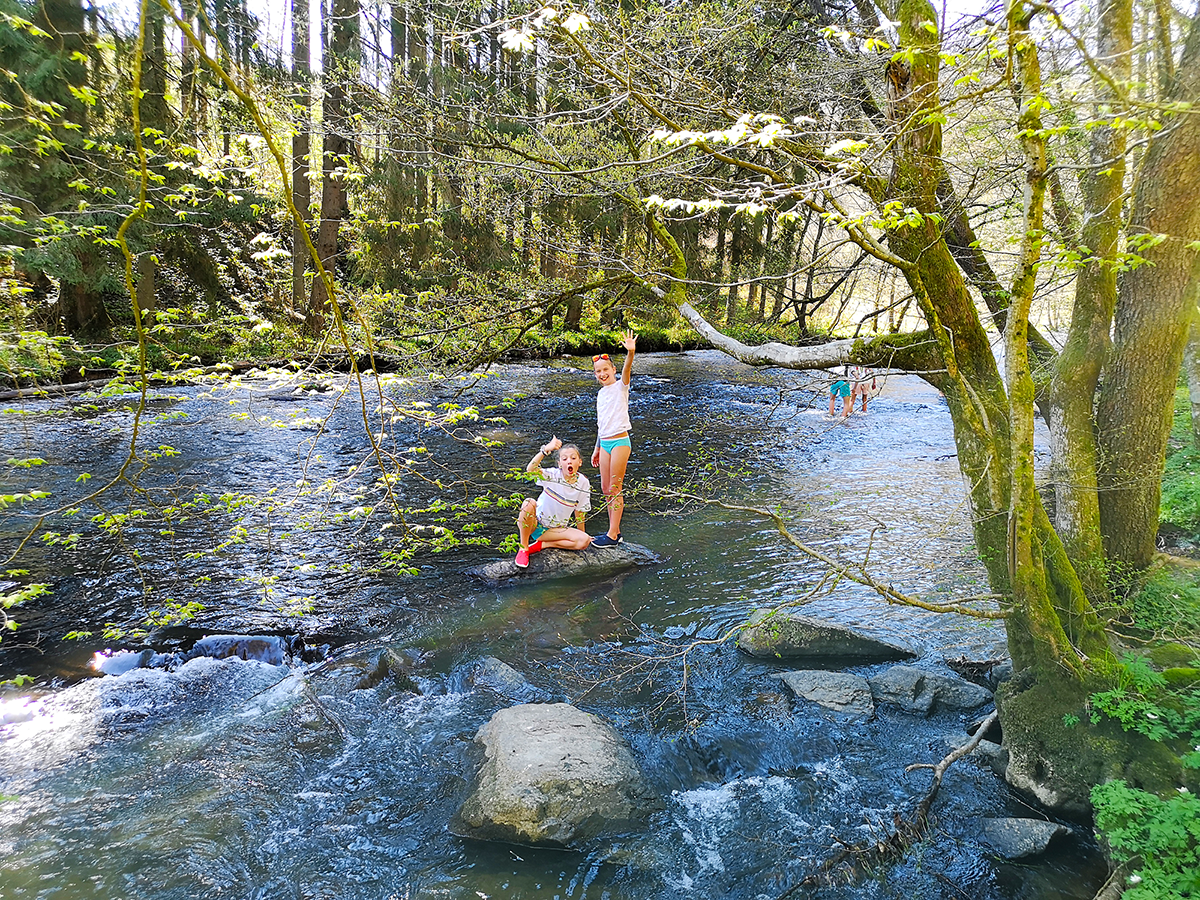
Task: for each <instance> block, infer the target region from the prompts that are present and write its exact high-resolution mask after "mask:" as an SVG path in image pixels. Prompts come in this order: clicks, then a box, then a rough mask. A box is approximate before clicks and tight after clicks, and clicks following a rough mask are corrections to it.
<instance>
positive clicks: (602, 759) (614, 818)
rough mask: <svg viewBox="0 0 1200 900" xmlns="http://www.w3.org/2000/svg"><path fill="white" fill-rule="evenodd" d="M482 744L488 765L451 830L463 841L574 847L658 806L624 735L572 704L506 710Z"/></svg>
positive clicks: (480, 738) (483, 734) (481, 735)
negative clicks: (476, 839) (468, 839)
mask: <svg viewBox="0 0 1200 900" xmlns="http://www.w3.org/2000/svg"><path fill="white" fill-rule="evenodd" d="M475 742H476V743H477V744H479V745H481V746H482V748H483V765H482V766H481V767H480V769H479V772H478V774H477V775H476V778H475V783H474V785H473V786H472V789H471V794H470V796H469V797H467V800H466V802H464V803H463V805H462V808H461V809H460V810H459V811H458V815H457V817H456V818H455V821H454V822H452V823H451V830H453V831H454V832H455V833H457V834H459V835H461V836H463V837H472V838H482V839H484V840H497V841H515V842H518V843H523V844H543V843H545V844H553V845H559V846H568V845H572V844H576V843H579V842H581V841H586V840H587V839H589V838H592V837H595V836H596V835H598V834H601V833H602V832H604V831H606V830H609V829H610V828H619V827H621V826H622V825H625V824H628V823H630V822H633V821H636V820H638V819H640V818H642V817H643V816H645V815H646V814H647V813H649V812H650V811H651V810H652V809H654V808H656V806H657V805H658V804H657V801H656V799H655V797H654V795H653V794H652V793H651V792H650V790H649V788H648V787H647V786H646V783H645V779H644V778H643V776H642V773H641V770H640V769H639V768H638V765H637V762H636V761H635V760H634V758H633V754H632V752H630V750H629V747H628V746H627V745H626V743H625V741H624V740H623V739H622V738H621V736H620V735H619V734H618V733H617V731H616V729H614V728H613V727H612V726H611V725H609V724H608V723H606V722H604V721H603V720H602V719H600V718H598V717H597V716H594V715H592V714H590V713H586V712H583V711H582V710H579V709H576V708H575V707H574V706H571V705H570V704H567V703H547V704H525V705H523V706H510V707H509V708H507V709H502V710H500V711H499V712H498V713H496V714H495V715H494V716H492V718H491V720H490V721H488V723H487V724H485V725H484V726H483V727H482V728H480V729H479V732H478V733H477V734H476V735H475Z"/></svg>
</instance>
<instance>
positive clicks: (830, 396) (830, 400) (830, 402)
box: [829, 394, 837, 416]
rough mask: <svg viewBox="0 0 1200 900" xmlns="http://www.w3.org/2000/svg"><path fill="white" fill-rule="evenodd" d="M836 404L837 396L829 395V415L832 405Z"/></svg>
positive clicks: (832, 408) (831, 412)
mask: <svg viewBox="0 0 1200 900" xmlns="http://www.w3.org/2000/svg"><path fill="white" fill-rule="evenodd" d="M836 403H837V394H830V395H829V414H830V415H831V416H832V415H833V410H834V405H835V404H836Z"/></svg>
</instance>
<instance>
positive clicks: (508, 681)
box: [470, 656, 547, 701]
mask: <svg viewBox="0 0 1200 900" xmlns="http://www.w3.org/2000/svg"><path fill="white" fill-rule="evenodd" d="M470 682H471V684H472V686H474V687H477V688H487V689H488V690H490V691H495V692H496V693H497V694H500V695H501V696H502V697H511V698H512V699H514V700H525V701H530V700H544V699H546V696H547V695H546V692H545V691H543V690H542V689H541V688H539V687H537V686H536V685H534V684H532V683H530V681H529V679H528V678H526V677H525V676H524V675H522V674H521V673H520V672H518V671H517V670H516V669H514V668H513V667H512V666H510V665H509V664H508V663H506V662H504V661H502V660H499V659H496V657H494V656H485V657H484V658H483V659H481V660H480V661H479V662H478V663H476V665H475V667H474V668H473V669H472V671H471V674H470Z"/></svg>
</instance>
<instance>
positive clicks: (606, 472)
mask: <svg viewBox="0 0 1200 900" xmlns="http://www.w3.org/2000/svg"><path fill="white" fill-rule="evenodd" d="M632 451H633V448H632V447H625V446H617V447H613V448H612V453H605V452H604V451H603V450H601V451H600V488H601V490H603V491H604V496H605V499H607V500H608V536H609V537H610V538H612V539H613V540H616V539H617V537H618V536H619V535H620V534H621V514H622V513H623V512H624V511H625V494H624V491H623V488H624V486H625V467H626V466H627V465H628V464H629V454H630V453H631V452H632Z"/></svg>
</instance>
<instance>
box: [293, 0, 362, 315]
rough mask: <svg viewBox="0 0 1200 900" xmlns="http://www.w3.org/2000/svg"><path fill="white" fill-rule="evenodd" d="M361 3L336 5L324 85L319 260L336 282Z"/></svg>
mask: <svg viewBox="0 0 1200 900" xmlns="http://www.w3.org/2000/svg"><path fill="white" fill-rule="evenodd" d="M358 12H359V10H358V0H333V3H332V7H331V18H332V22H330V23H329V28H328V32H329V47H328V52H326V53H325V55H324V72H323V74H322V80H323V82H324V85H325V102H324V105H323V108H322V119H323V121H324V126H325V140H324V146H323V152H322V161H321V170H322V180H321V226H320V230H319V232H318V235H317V254H318V255H319V256H320V258H321V264H322V265H323V266H324V267H325V270H326V272H327V273H328V274H329V277H331V278H333V277H334V273H335V271H336V267H337V259H338V228H339V226H340V225H341V222H342V219H343V218H344V217H345V216H346V214H347V212H348V211H349V210H348V208H347V201H346V178H345V172H346V169H347V168H348V167H349V165H350V156H351V151H352V143H351V139H350V135H351V128H352V126H351V115H350V114H351V110H350V109H349V88H351V87H353V86H354V85H356V84H357V81H358ZM329 299H330V298H329V294H328V292H327V291H326V288H325V282H324V281H323V280H322V279H320V278H314V279H313V289H312V299H311V300H310V302H309V307H308V315H307V316H306V317H305V326H306V328H307V329H308V331H309V333H310V334H319V333H320V332H321V331H322V329H323V328H324V323H325V306H326V304H327V303H328V301H329Z"/></svg>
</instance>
